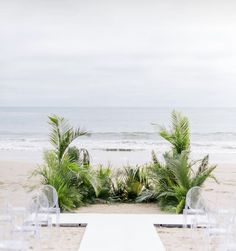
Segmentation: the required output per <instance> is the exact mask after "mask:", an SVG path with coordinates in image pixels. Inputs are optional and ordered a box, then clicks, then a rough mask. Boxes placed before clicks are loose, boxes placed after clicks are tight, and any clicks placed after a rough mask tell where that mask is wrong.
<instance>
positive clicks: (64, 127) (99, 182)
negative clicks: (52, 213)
mask: <svg viewBox="0 0 236 251" xmlns="http://www.w3.org/2000/svg"><path fill="white" fill-rule="evenodd" d="M49 124H50V126H51V132H50V134H49V137H50V142H51V144H52V146H53V149H52V150H49V151H47V152H45V153H44V164H43V165H42V166H40V167H39V169H37V170H36V172H35V174H37V175H40V176H41V182H42V183H43V184H50V185H52V186H54V187H55V188H56V190H57V192H58V197H59V205H60V207H61V209H62V210H65V211H69V210H73V209H75V208H77V207H80V206H81V205H85V204H88V203H96V202H115V201H119V202H131V201H133V202H147V201H149V202H150V201H151V202H157V203H159V205H160V206H161V207H162V208H163V209H165V210H172V211H173V210H175V211H176V212H177V213H180V212H182V210H183V208H184V205H185V197H186V194H187V192H188V190H189V189H190V188H191V187H193V186H201V185H202V184H203V183H204V182H205V180H206V179H207V178H209V177H211V178H214V177H213V175H212V172H213V170H214V169H215V168H216V166H209V163H208V160H209V159H208V156H206V157H204V158H203V159H202V160H198V161H191V160H190V130H189V122H188V119H187V118H186V117H184V116H182V115H181V114H180V113H178V112H175V111H173V112H172V127H171V129H170V130H167V129H166V128H164V127H162V128H160V132H159V134H160V136H161V137H162V138H163V139H165V140H167V141H168V142H169V143H170V144H171V150H170V151H169V152H166V153H164V154H163V159H164V161H163V163H162V162H161V161H159V160H158V158H157V156H156V154H155V153H154V152H152V161H151V162H150V163H149V164H146V165H144V166H135V167H133V166H125V167H124V168H122V169H112V168H110V167H104V166H102V165H100V166H99V167H98V168H96V169H95V168H93V167H92V166H91V164H90V157H89V153H88V151H87V150H86V149H78V148H77V147H75V146H72V143H73V142H74V140H76V139H77V138H79V137H81V136H84V135H87V134H88V132H86V131H84V130H81V129H79V128H78V129H74V128H73V127H72V126H71V125H70V124H69V123H68V121H66V120H65V119H64V118H62V117H59V116H56V115H53V116H49Z"/></svg>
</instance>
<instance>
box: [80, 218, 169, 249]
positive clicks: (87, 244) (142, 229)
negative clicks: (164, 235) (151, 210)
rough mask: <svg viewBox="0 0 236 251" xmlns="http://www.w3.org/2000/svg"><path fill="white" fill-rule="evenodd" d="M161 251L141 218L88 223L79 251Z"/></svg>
mask: <svg viewBox="0 0 236 251" xmlns="http://www.w3.org/2000/svg"><path fill="white" fill-rule="evenodd" d="M158 250H159V251H164V250H165V248H164V246H163V244H162V242H161V240H160V237H159V236H158V234H157V232H156V229H155V227H154V224H153V222H151V221H150V220H149V219H147V218H146V217H142V216H141V215H119V214H117V215H114V214H113V215H109V214H108V215H105V214H104V215H99V217H98V216H97V217H94V219H93V220H91V221H89V222H88V225H87V227H86V230H85V233H84V236H83V239H82V242H81V245H80V248H79V251H158Z"/></svg>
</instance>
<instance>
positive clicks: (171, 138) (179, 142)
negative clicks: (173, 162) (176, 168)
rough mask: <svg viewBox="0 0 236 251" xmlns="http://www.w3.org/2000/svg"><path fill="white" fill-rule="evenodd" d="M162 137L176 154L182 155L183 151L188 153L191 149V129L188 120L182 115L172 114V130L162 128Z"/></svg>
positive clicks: (174, 112)
mask: <svg viewBox="0 0 236 251" xmlns="http://www.w3.org/2000/svg"><path fill="white" fill-rule="evenodd" d="M159 134H160V136H161V137H162V138H164V139H165V140H167V141H168V142H169V143H170V144H171V145H172V149H173V151H174V152H175V153H177V154H180V153H181V152H182V151H188V150H189V147H190V129H189V122H188V118H187V117H185V116H182V114H181V113H179V112H176V111H173V112H172V128H171V129H170V130H168V129H166V128H165V127H161V128H160V132H159Z"/></svg>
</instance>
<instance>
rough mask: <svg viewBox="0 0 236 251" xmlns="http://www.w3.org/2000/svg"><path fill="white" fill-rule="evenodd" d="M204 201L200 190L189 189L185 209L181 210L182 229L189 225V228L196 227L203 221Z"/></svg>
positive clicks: (197, 188)
mask: <svg viewBox="0 0 236 251" xmlns="http://www.w3.org/2000/svg"><path fill="white" fill-rule="evenodd" d="M204 207H205V206H204V199H203V197H202V189H201V188H200V187H198V186H195V187H192V188H191V189H189V191H188V193H187V195H186V202H185V208H184V210H183V227H184V228H186V227H187V226H188V225H190V227H191V228H194V227H197V225H198V224H199V223H200V222H204V221H205V219H204V218H205V208H204Z"/></svg>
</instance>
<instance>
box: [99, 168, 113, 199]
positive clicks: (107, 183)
mask: <svg viewBox="0 0 236 251" xmlns="http://www.w3.org/2000/svg"><path fill="white" fill-rule="evenodd" d="M95 174H96V178H97V184H98V187H97V198H99V199H103V200H106V201H108V200H109V199H110V198H111V191H112V169H111V168H110V167H103V166H102V165H100V166H99V167H98V169H97V170H96V171H95Z"/></svg>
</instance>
